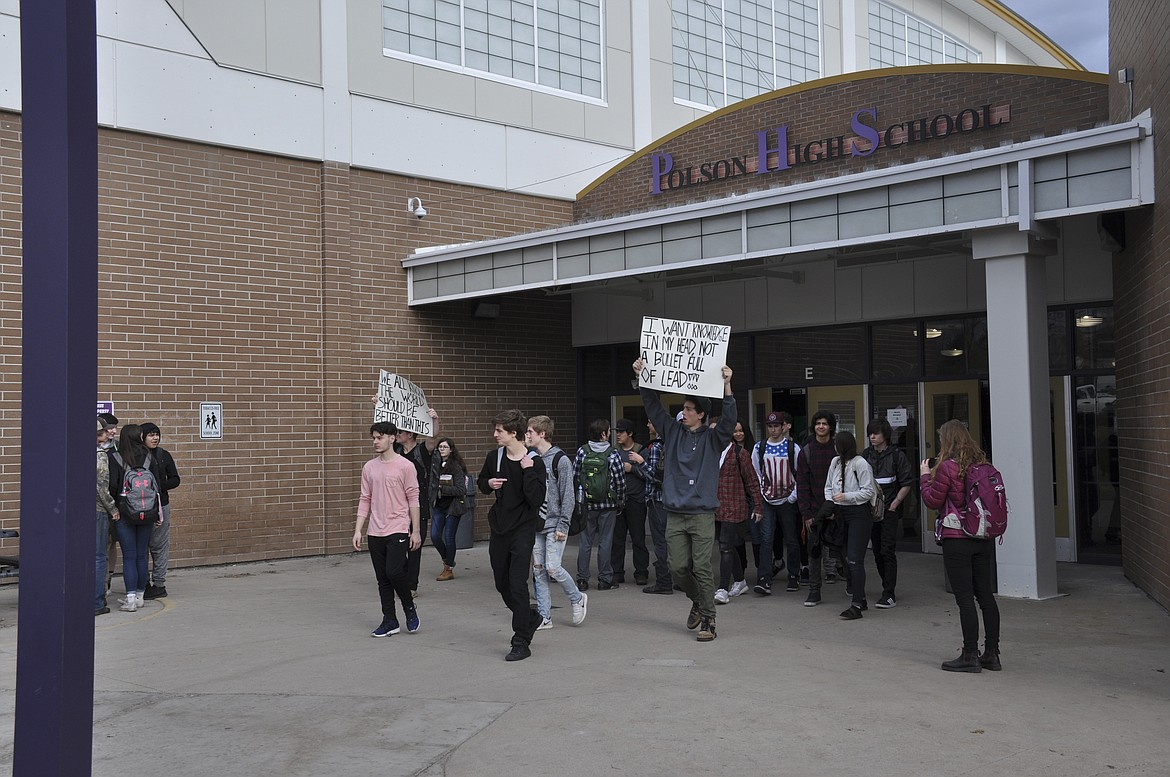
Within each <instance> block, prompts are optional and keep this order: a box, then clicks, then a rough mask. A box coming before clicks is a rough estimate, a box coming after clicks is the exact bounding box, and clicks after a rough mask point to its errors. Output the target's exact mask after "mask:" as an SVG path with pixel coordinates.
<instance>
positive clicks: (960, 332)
mask: <svg viewBox="0 0 1170 777" xmlns="http://www.w3.org/2000/svg"><path fill="white" fill-rule="evenodd" d="M925 339H926V347H925V349H924V352H925V357H926V364H925V365H924V366H925V370H924V373H925V374H926V376H927V377H929V378H945V377H955V378H959V377H967V376H973V375H979V376H983V375H986V374H987V318H986V317H984V316H980V317H978V318H967V319H962V318H960V319H950V320H943V321H940V320H934V321H931V320H927V321H926V332H925Z"/></svg>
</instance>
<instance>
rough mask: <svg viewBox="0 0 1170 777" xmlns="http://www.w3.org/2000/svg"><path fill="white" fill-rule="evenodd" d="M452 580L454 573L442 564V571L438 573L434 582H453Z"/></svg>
mask: <svg viewBox="0 0 1170 777" xmlns="http://www.w3.org/2000/svg"><path fill="white" fill-rule="evenodd" d="M454 579H455V573H454V572H452V571H451V567H449V566H447V565H446V564H444V565H443V571H442V572H440V573H439V576H438V577H436V578H435V581H436V582H439V583H442V582H443V581H445V580H454Z"/></svg>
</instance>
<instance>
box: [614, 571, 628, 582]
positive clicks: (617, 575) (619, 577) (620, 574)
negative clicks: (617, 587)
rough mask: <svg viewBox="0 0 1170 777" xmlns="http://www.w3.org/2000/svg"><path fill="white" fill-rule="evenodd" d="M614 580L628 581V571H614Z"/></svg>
mask: <svg viewBox="0 0 1170 777" xmlns="http://www.w3.org/2000/svg"><path fill="white" fill-rule="evenodd" d="M613 582H614V583H624V582H626V573H625V572H614V573H613Z"/></svg>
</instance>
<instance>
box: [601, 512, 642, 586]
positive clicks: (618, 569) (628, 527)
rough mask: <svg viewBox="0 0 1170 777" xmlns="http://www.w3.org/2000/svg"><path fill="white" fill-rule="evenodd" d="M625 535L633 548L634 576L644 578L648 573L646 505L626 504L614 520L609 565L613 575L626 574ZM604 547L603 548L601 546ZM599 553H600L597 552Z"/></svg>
mask: <svg viewBox="0 0 1170 777" xmlns="http://www.w3.org/2000/svg"><path fill="white" fill-rule="evenodd" d="M626 534H629V535H630V540H631V544H632V545H633V546H634V574H635V575H636V576H637V577H646V576H647V575H648V574H649V572H650V551H648V550H647V549H646V503H645V502H635V501H633V500H632V499H631V500H630V501H628V502H626V509H625V510H622V511H621V512H620V513H618V514H617V515H616V517H615V519H614V529H613V553H612V554H611V556H610V563H611V566H612V567H613V573H614V574H615V575H624V574H625V573H626ZM602 547H604V546H602ZM598 552H600V551H598Z"/></svg>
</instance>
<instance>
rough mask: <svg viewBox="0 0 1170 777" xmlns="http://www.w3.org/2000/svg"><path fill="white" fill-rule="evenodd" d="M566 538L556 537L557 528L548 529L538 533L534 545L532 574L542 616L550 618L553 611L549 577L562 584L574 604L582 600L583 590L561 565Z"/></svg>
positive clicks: (538, 609) (537, 606)
mask: <svg viewBox="0 0 1170 777" xmlns="http://www.w3.org/2000/svg"><path fill="white" fill-rule="evenodd" d="M565 542H566V541H565V540H558V539H556V530H555V529H548V530H547V531H539V532H537V533H536V543H535V544H534V545H533V546H532V576H533V578H534V586H533V587H534V588H536V609H537V611H538V612H540V616H541V617H542V618H548V617H549V616H550V614H551V613H552V592H551V591H550V590H549V582H548V581H549V579H550V578H551V579H552V580H556V581H557V582H558V583H560V584H561V588H562V589H563V590H564V592H565V596H567V597H569V601H570V602H571V603H573V604H576V603H577V602H579V601H581V592H580V591H579V590H578V589H577V583H576V582H574V580H573V575H572V574H570V573H569V570H567V569H565V568H564V567H563V566H561V557H562V556H563V555H564V554H565Z"/></svg>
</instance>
